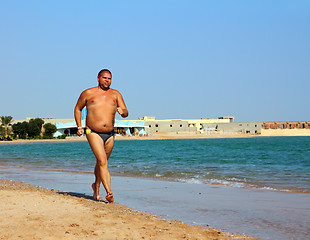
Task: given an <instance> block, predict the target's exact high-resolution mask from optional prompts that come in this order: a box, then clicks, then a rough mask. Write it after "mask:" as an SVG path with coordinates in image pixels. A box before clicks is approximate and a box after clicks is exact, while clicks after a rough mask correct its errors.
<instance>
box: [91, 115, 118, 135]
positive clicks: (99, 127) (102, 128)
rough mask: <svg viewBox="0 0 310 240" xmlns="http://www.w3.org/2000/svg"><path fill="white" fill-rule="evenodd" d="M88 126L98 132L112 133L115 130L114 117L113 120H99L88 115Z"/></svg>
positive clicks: (101, 118)
mask: <svg viewBox="0 0 310 240" xmlns="http://www.w3.org/2000/svg"><path fill="white" fill-rule="evenodd" d="M86 126H87V127H88V128H90V129H92V130H94V131H96V132H102V133H108V132H111V131H112V130H113V128H114V116H113V118H111V116H110V117H107V116H102V117H100V118H98V117H94V116H91V115H88V114H87V117H86Z"/></svg>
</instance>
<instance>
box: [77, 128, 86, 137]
mask: <svg viewBox="0 0 310 240" xmlns="http://www.w3.org/2000/svg"><path fill="white" fill-rule="evenodd" d="M83 134H84V129H83V128H79V129H78V131H77V135H78V136H79V137H80V136H81V135H83Z"/></svg>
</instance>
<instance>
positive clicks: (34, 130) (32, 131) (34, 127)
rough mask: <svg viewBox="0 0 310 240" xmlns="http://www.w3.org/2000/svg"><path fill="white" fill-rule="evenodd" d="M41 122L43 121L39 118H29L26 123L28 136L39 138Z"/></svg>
mask: <svg viewBox="0 0 310 240" xmlns="http://www.w3.org/2000/svg"><path fill="white" fill-rule="evenodd" d="M43 123H44V121H43V120H42V119H41V118H36V119H30V121H29V125H28V137H29V138H40V133H41V129H42V125H43Z"/></svg>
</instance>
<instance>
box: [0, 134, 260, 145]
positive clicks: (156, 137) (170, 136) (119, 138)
mask: <svg viewBox="0 0 310 240" xmlns="http://www.w3.org/2000/svg"><path fill="white" fill-rule="evenodd" d="M253 137H262V136H261V135H256V134H255V135H254V134H237V133H235V134H209V135H207V134H195V133H179V134H176V133H158V134H152V135H149V136H119V135H116V136H115V140H116V141H130V140H166V139H215V138H253ZM70 141H71V142H76V141H87V139H86V136H81V137H78V136H75V137H67V138H65V139H57V138H55V139H17V140H13V141H0V144H10V143H36V142H38V143H39V142H70Z"/></svg>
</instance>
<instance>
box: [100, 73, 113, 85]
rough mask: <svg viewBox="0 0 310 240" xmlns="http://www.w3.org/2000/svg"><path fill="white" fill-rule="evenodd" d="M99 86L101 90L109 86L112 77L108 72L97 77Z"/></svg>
mask: <svg viewBox="0 0 310 240" xmlns="http://www.w3.org/2000/svg"><path fill="white" fill-rule="evenodd" d="M97 79H98V83H99V86H100V87H101V88H103V89H106V88H109V87H110V85H111V80H112V76H111V74H110V73H108V72H103V73H101V75H100V76H99V77H97Z"/></svg>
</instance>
